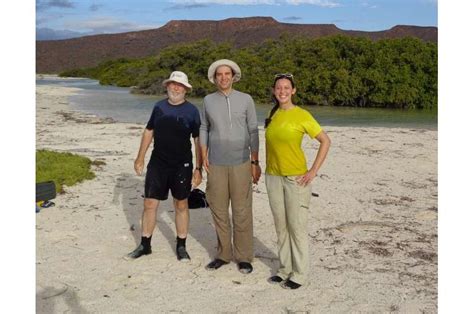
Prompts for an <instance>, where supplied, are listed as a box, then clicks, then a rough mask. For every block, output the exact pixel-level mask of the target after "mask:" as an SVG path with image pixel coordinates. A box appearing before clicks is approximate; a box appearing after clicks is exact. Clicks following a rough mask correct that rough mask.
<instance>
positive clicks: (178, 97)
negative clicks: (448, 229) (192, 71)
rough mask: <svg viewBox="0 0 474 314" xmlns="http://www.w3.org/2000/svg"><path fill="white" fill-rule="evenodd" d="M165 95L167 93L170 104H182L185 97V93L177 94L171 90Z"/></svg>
mask: <svg viewBox="0 0 474 314" xmlns="http://www.w3.org/2000/svg"><path fill="white" fill-rule="evenodd" d="M167 93H168V98H169V100H170V102H171V103H173V104H180V103H182V102H184V96H185V95H186V92H183V93H177V92H175V91H172V90H169V89H168V90H167Z"/></svg>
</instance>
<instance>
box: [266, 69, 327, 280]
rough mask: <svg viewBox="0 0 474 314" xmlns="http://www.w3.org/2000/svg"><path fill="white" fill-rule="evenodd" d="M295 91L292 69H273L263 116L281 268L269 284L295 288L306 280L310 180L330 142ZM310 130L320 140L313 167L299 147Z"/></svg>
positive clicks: (269, 180)
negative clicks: (267, 109)
mask: <svg viewBox="0 0 474 314" xmlns="http://www.w3.org/2000/svg"><path fill="white" fill-rule="evenodd" d="M295 93H296V88H295V82H294V79H293V75H292V74H277V75H276V76H275V80H274V82H273V98H274V101H275V103H276V105H275V107H273V109H272V110H271V112H270V115H269V118H268V119H267V120H266V121H265V128H266V132H265V140H266V163H267V168H266V171H265V184H266V187H267V192H268V198H269V202H270V207H271V210H272V213H273V218H274V220H275V228H276V233H277V237H278V257H279V260H280V268H279V269H278V272H277V273H276V274H275V275H274V276H272V277H270V278H269V279H268V281H269V282H270V283H280V284H281V285H282V287H283V288H286V289H297V288H299V287H301V285H303V284H305V283H306V280H307V276H308V270H309V245H308V236H307V233H308V230H307V229H308V219H307V217H308V209H309V205H310V200H311V183H312V181H313V179H314V178H315V177H316V176H317V173H318V170H319V169H320V168H321V165H322V164H323V162H324V160H325V158H326V155H327V153H328V150H329V146H330V144H331V140H330V139H329V137H328V136H327V135H326V133H325V132H324V131H323V130H322V129H321V127H320V125H319V123H318V122H317V121H316V120H315V119H314V118H313V116H312V115H311V114H310V113H309V112H308V111H306V110H304V109H302V108H300V107H298V106H296V105H295V104H293V102H292V101H291V97H292V96H293V95H294V94H295ZM305 134H308V135H309V136H310V137H311V138H315V139H316V140H317V141H318V142H319V143H320V146H319V149H318V153H317V156H316V159H315V160H314V162H313V164H312V166H311V168H310V169H309V170H308V168H307V166H306V158H305V155H304V152H303V150H302V148H301V142H302V140H303V136H304V135H305Z"/></svg>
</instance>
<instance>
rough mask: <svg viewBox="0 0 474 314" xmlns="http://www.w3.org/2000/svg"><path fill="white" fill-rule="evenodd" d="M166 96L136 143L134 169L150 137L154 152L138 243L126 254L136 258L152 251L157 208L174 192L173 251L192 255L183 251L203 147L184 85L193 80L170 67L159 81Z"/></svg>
mask: <svg viewBox="0 0 474 314" xmlns="http://www.w3.org/2000/svg"><path fill="white" fill-rule="evenodd" d="M163 86H164V87H166V92H167V94H168V98H165V99H163V100H161V101H159V102H157V103H156V104H155V107H154V108H153V112H152V114H151V117H150V119H149V121H148V123H147V125H146V128H145V131H144V132H143V135H142V139H141V144H140V149H139V151H138V155H137V158H136V160H135V164H134V168H135V172H136V173H137V174H138V175H141V174H142V172H143V167H144V164H145V154H146V152H147V150H148V147H149V146H150V144H151V142H152V141H153V142H154V146H153V152H152V154H151V157H150V161H149V163H148V166H147V172H146V179H145V200H144V210H143V217H142V238H141V242H140V244H139V245H138V247H137V248H136V249H135V250H134V251H132V252H130V253H129V254H128V255H127V256H126V258H127V259H136V258H139V257H141V256H143V255H148V254H151V237H152V235H153V230H154V229H155V225H156V211H157V209H158V206H159V204H160V201H163V200H166V199H168V193H169V190H171V195H172V196H173V201H174V202H173V203H174V207H175V215H176V219H175V221H176V235H177V236H176V242H177V243H176V256H177V258H178V260H189V259H191V258H190V256H189V254H188V252H187V251H186V237H187V234H188V227H189V209H188V200H187V199H188V196H189V194H190V192H191V187H192V186H198V185H199V184H200V183H201V180H202V177H201V171H202V170H201V167H202V161H201V152H200V150H199V127H200V124H201V121H200V117H199V110H198V109H197V108H196V107H195V106H194V105H193V104H191V103H190V102H188V101H186V99H185V95H186V92H187V91H191V89H192V86H191V84H189V82H188V76H187V75H186V74H185V73H183V72H181V71H174V72H172V73H171V75H170V77H169V78H168V79H166V80H164V81H163ZM191 137H192V138H193V139H194V146H195V156H196V168H195V169H194V170H193V163H192V161H193V160H192V159H193V155H192V151H191V141H190V138H191Z"/></svg>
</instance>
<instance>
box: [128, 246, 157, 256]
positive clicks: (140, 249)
mask: <svg viewBox="0 0 474 314" xmlns="http://www.w3.org/2000/svg"><path fill="white" fill-rule="evenodd" d="M148 254H151V247H150V248H148V249H145V247H144V246H143V245H142V244H140V245H139V246H138V247H137V248H136V249H135V250H133V252H130V253H128V254H127V255H125V259H136V258H139V257H140V256H142V255H148Z"/></svg>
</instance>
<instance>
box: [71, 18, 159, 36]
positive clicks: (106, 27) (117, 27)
mask: <svg viewBox="0 0 474 314" xmlns="http://www.w3.org/2000/svg"><path fill="white" fill-rule="evenodd" d="M64 26H65V27H66V28H68V29H81V30H88V31H91V32H93V33H96V34H100V33H122V32H130V31H138V30H143V29H152V28H158V27H160V26H162V25H161V24H160V25H140V24H135V23H131V22H128V21H124V20H120V19H117V18H114V17H109V16H102V17H94V18H91V19H88V20H82V21H69V22H66V23H65V24H64Z"/></svg>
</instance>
